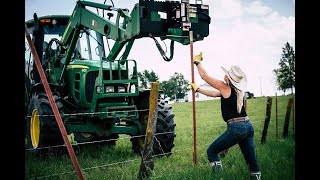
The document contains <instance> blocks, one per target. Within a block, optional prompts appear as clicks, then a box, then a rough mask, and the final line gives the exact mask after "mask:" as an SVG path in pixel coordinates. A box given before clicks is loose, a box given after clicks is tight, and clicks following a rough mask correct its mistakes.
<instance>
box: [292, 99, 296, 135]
mask: <svg viewBox="0 0 320 180" xmlns="http://www.w3.org/2000/svg"><path fill="white" fill-rule="evenodd" d="M294 104H295V99H294V97H293V103H292V132H293V137H295V134H296V133H295V132H294V111H295V105H294Z"/></svg>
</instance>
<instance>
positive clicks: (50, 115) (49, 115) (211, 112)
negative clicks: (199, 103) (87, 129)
mask: <svg viewBox="0 0 320 180" xmlns="http://www.w3.org/2000/svg"><path fill="white" fill-rule="evenodd" d="M262 110H263V109H261V110H260V109H255V110H250V113H254V112H260V111H262ZM281 110H286V109H285V108H283V109H279V111H281ZM142 111H149V109H140V110H126V111H108V112H83V113H63V114H62V116H63V117H68V116H83V115H100V114H114V113H130V112H142ZM173 113H193V111H186V110H185V111H175V110H173ZM196 113H200V114H220V113H221V111H220V110H219V111H196ZM34 116H37V117H54V114H41V115H40V114H38V115H34ZM25 117H26V118H31V117H32V116H31V115H27V116H25Z"/></svg>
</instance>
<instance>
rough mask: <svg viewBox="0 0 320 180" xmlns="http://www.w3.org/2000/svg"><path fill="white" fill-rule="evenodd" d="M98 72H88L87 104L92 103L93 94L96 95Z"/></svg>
mask: <svg viewBox="0 0 320 180" xmlns="http://www.w3.org/2000/svg"><path fill="white" fill-rule="evenodd" d="M98 74H99V72H98V71H91V72H88V74H87V76H86V85H85V87H86V100H87V102H92V98H93V93H94V84H95V82H96V78H97V77H98Z"/></svg>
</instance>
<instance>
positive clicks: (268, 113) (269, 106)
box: [261, 96, 272, 144]
mask: <svg viewBox="0 0 320 180" xmlns="http://www.w3.org/2000/svg"><path fill="white" fill-rule="evenodd" d="M271 106H272V98H271V97H269V96H268V97H267V109H266V119H265V121H264V127H263V131H262V137H261V144H264V143H265V142H266V139H267V132H268V126H269V123H270V115H271Z"/></svg>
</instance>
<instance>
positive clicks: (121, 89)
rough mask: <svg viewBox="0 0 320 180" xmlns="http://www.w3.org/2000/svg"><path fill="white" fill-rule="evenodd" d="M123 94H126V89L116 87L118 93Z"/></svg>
mask: <svg viewBox="0 0 320 180" xmlns="http://www.w3.org/2000/svg"><path fill="white" fill-rule="evenodd" d="M125 92H126V87H124V86H118V93H125Z"/></svg>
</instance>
